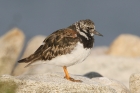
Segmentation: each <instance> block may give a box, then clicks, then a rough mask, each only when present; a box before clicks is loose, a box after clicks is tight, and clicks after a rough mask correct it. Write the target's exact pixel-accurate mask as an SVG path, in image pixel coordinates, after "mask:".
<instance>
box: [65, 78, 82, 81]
mask: <svg viewBox="0 0 140 93" xmlns="http://www.w3.org/2000/svg"><path fill="white" fill-rule="evenodd" d="M64 78H66V79H67V80H70V81H72V82H83V81H82V80H75V79H74V78H71V77H69V78H67V77H64Z"/></svg>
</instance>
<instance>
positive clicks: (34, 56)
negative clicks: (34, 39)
mask: <svg viewBox="0 0 140 93" xmlns="http://www.w3.org/2000/svg"><path fill="white" fill-rule="evenodd" d="M39 59H40V56H39V55H37V54H32V55H30V56H29V57H26V58H23V59H21V60H19V61H18V63H29V64H28V65H26V66H25V67H28V66H29V65H31V64H32V63H34V62H35V61H37V60H39Z"/></svg>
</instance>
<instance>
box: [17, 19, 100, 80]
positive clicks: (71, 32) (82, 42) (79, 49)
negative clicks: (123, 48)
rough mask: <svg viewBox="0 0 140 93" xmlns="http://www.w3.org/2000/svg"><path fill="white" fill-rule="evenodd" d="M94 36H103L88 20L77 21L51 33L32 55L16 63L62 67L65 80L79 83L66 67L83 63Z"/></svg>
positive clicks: (89, 50)
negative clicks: (36, 63)
mask: <svg viewBox="0 0 140 93" xmlns="http://www.w3.org/2000/svg"><path fill="white" fill-rule="evenodd" d="M94 35H99V36H103V35H102V34H100V33H99V32H97V31H96V30H95V26H94V23H93V22H92V21H91V20H90V19H86V20H80V21H77V22H75V23H74V24H72V25H70V26H69V27H67V28H64V29H59V30H57V31H55V32H53V33H52V34H51V35H49V36H48V37H47V38H46V39H45V40H44V41H43V44H42V45H41V46H40V47H39V48H38V49H37V50H36V51H35V52H34V53H33V54H31V55H30V56H29V57H27V58H24V59H21V60H19V61H18V62H19V63H22V62H25V63H29V64H28V65H27V66H29V65H31V64H33V63H35V62H36V61H38V60H41V62H42V63H48V64H52V65H58V66H61V67H63V69H64V72H65V78H66V79H67V80H70V81H73V82H81V80H75V79H73V78H71V77H70V76H69V73H68V71H67V67H69V66H71V65H75V64H77V63H80V62H83V61H84V60H85V59H86V58H87V57H88V55H89V54H90V52H91V49H92V47H93V43H94V38H93V36H94ZM27 66H26V67H27Z"/></svg>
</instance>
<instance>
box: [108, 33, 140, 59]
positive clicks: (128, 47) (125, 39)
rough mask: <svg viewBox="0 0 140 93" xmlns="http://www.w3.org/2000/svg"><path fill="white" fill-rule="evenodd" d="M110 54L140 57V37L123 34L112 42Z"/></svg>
mask: <svg viewBox="0 0 140 93" xmlns="http://www.w3.org/2000/svg"><path fill="white" fill-rule="evenodd" d="M108 54H110V55H115V56H126V57H140V37H138V36H135V35H131V34H122V35H120V36H119V37H117V38H116V39H115V40H114V41H113V43H112V44H111V46H110V48H109V51H108Z"/></svg>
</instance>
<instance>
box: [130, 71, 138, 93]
mask: <svg viewBox="0 0 140 93" xmlns="http://www.w3.org/2000/svg"><path fill="white" fill-rule="evenodd" d="M129 88H130V91H131V93H140V73H135V74H132V75H131V76H130V81H129Z"/></svg>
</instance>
